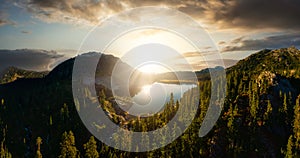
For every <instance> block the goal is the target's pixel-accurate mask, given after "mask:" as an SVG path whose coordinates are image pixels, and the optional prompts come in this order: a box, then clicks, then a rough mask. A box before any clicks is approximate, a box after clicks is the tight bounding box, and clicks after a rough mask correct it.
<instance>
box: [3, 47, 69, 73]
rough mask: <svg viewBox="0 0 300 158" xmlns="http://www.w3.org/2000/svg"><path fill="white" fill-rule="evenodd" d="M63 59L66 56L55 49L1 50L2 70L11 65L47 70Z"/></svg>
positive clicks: (27, 68)
mask: <svg viewBox="0 0 300 158" xmlns="http://www.w3.org/2000/svg"><path fill="white" fill-rule="evenodd" d="M63 59H64V56H63V55H60V54H57V53H56V52H55V51H46V50H36V49H18V50H0V71H2V70H3V69H5V68H7V67H10V66H14V67H19V68H22V69H26V70H34V71H47V70H51V69H52V68H53V67H54V66H56V65H57V64H58V63H59V62H61V61H62V60H63Z"/></svg>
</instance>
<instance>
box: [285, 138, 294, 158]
mask: <svg viewBox="0 0 300 158" xmlns="http://www.w3.org/2000/svg"><path fill="white" fill-rule="evenodd" d="M285 157H286V158H293V136H290V138H289V140H288V144H287V147H286V153H285Z"/></svg>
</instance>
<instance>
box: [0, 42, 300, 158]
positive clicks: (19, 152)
mask: <svg viewBox="0 0 300 158" xmlns="http://www.w3.org/2000/svg"><path fill="white" fill-rule="evenodd" d="M88 56H90V57H93V53H89V54H87V55H86V56H84V55H82V56H81V57H83V59H85V57H88ZM102 57H103V58H102ZM102 57H101V59H100V60H103V61H102V62H99V63H98V66H97V68H98V69H97V71H96V76H95V77H96V79H97V78H98V79H100V80H102V79H103V80H109V79H110V78H109V77H110V76H111V74H112V72H113V67H114V66H113V65H115V64H116V63H118V62H119V60H118V58H115V57H113V56H108V55H104V56H102ZM88 59H92V58H87V62H88ZM74 61H75V59H74V58H72V59H69V60H67V61H65V62H63V63H61V64H60V65H58V66H57V67H56V68H55V69H53V70H52V71H51V72H50V73H49V74H48V75H47V76H45V77H43V78H34V79H31V78H29V79H25V78H24V79H17V80H15V81H13V82H10V83H7V84H2V85H0V100H1V105H0V113H1V115H0V127H1V128H0V130H1V133H3V131H5V132H4V133H5V136H0V140H5V141H4V143H3V144H5V145H6V146H7V149H8V150H9V151H10V152H11V153H12V154H13V156H14V157H33V156H34V153H35V150H36V142H35V139H36V138H37V137H41V138H42V139H43V144H42V146H41V152H42V153H43V156H44V157H58V155H59V154H60V146H59V144H60V142H61V135H62V134H63V132H64V131H70V130H71V131H73V133H74V135H75V137H76V145H75V146H76V147H77V149H78V151H79V152H80V153H84V148H83V144H84V143H86V142H87V141H88V139H89V137H90V136H91V134H90V133H89V131H88V130H87V129H86V128H85V127H84V125H83V124H82V122H81V120H80V118H79V117H78V114H77V111H76V109H75V105H74V102H73V95H72V83H71V80H72V71H73V65H74ZM299 61H300V53H299V50H298V49H296V48H294V47H291V48H282V49H277V50H262V51H259V52H257V53H255V54H253V55H251V56H249V57H247V58H246V59H244V60H241V61H239V62H238V63H237V64H236V65H235V66H233V67H230V68H228V69H226V74H227V92H226V99H225V104H224V106H223V111H222V113H221V117H220V118H219V120H218V122H217V124H216V125H215V126H214V128H213V129H212V130H211V132H210V133H209V134H208V135H207V136H205V137H203V138H199V137H198V131H199V127H200V126H201V123H202V120H203V118H204V116H205V114H206V111H207V108H208V103H209V98H210V94H211V89H210V88H211V82H210V80H209V70H210V69H206V70H203V71H199V72H196V74H197V77H198V79H199V91H200V100H199V110H198V112H197V116H196V118H195V120H194V121H193V123H192V124H191V126H190V128H189V129H188V130H186V131H185V132H184V134H183V135H182V136H180V137H179V138H178V139H177V140H176V141H174V142H173V143H171V144H169V145H168V146H166V147H164V148H161V149H157V150H154V151H151V152H144V153H130V152H123V151H119V150H116V149H113V148H110V147H108V146H106V145H105V144H103V143H101V142H99V141H97V144H98V148H97V150H98V151H99V153H100V155H101V156H102V157H113V156H115V157H121V156H122V157H150V156H152V157H163V156H166V155H168V156H170V157H175V156H178V157H180V156H187V155H188V156H190V157H284V156H285V155H286V153H288V149H289V148H290V149H291V152H292V154H294V156H295V157H297V156H298V155H297V154H300V149H299V147H298V146H297V143H298V142H300V141H299V140H300V139H299V137H297V131H300V128H298V126H297V122H296V121H297V119H299V118H300V116H298V115H297V114H298V113H297V112H295V110H297V107H299V106H300V105H298V104H299V101H300V97H298V96H299V94H300V71H299V69H300V62H299ZM119 64H120V65H121V66H120V67H122V69H121V70H122V72H124V73H128V72H131V71H132V68H131V67H130V66H129V65H127V64H126V63H123V62H122V61H120V63H119ZM219 69H221V68H219V67H217V68H214V70H219ZM182 73H183V74H186V73H187V74H189V73H188V72H186V73H184V72H182ZM136 74H137V76H140V75H142V74H140V72H137V73H136ZM165 75H166V76H163V75H161V76H160V77H161V78H164V79H166V78H168V76H170V78H171V79H172V78H173V77H174V76H173V75H174V74H172V73H169V74H165ZM142 77H144V78H146V77H145V76H143V75H142ZM170 78H169V79H170ZM150 81H151V82H153V80H152V79H151V80H150ZM150 81H146V82H150ZM100 82H106V81H99V80H98V84H97V83H96V89H97V90H102V89H103V87H102V86H101V83H100ZM146 82H145V83H146ZM117 83H119V84H122V83H123V81H122V78H118V77H117ZM103 84H106V83H103ZM143 84H144V83H143ZM131 85H134V82H131ZM140 85H142V83H141V84H138V86H137V87H139V86H140ZM105 95H107V96H106V97H105ZM110 96H112V94H109V90H107V89H106V91H105V94H102V93H99V98H98V99H99V100H100V102H103V103H104V104H105V106H104V107H102V108H105V109H107V108H111V109H110V110H109V111H110V112H108V115H109V116H110V117H111V118H112V119H113V120H114V121H115V122H117V123H119V124H121V123H120V122H122V117H120V116H118V115H117V114H116V113H117V112H115V113H114V109H115V107H114V103H113V100H111V99H112V98H110ZM171 103H174V101H170V103H169V104H171ZM169 108H170V107H169ZM171 108H172V107H171ZM174 110H175V112H176V109H174V108H173V109H172V110H170V112H166V113H162V114H159V115H155V116H153V119H152V118H151V119H142V118H138V119H137V120H136V121H135V120H134V121H132V122H128V124H126V126H127V127H128V128H131V129H135V130H141V129H144V128H147V126H144V125H146V124H147V125H151V127H152V126H154V125H157V124H158V125H161V124H162V125H164V123H165V122H164V121H165V120H168V119H167V118H170V116H172V114H173V113H172V112H174ZM124 117H125V116H124ZM147 121H150V122H147ZM145 122H146V123H145ZM154 127H155V126H154ZM152 128H153V127H152ZM174 129H176V130H178V129H177V128H175V127H174ZM174 129H170V131H171V132H174V131H176V130H174ZM179 130H180V129H179ZM171 132H170V133H171ZM4 137H5V139H3V138H4ZM289 138H291V139H289ZM126 139H130V138H126ZM159 139H160V138H159ZM162 140H163V139H162ZM290 140H291V142H292V143H288V142H289V141H290ZM288 144H292V145H290V146H289V145H288ZM126 145H129V144H126ZM299 146H300V145H299ZM81 156H83V154H81Z"/></svg>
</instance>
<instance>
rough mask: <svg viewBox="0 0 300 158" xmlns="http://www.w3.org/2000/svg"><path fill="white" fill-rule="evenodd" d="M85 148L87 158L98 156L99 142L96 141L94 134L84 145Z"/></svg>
mask: <svg viewBox="0 0 300 158" xmlns="http://www.w3.org/2000/svg"><path fill="white" fill-rule="evenodd" d="M83 148H84V150H85V157H86V158H98V157H99V153H98V151H97V142H96V141H95V138H94V136H91V137H90V139H89V141H88V142H87V143H86V144H84V145H83Z"/></svg>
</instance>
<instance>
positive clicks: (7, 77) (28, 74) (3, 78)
mask: <svg viewBox="0 0 300 158" xmlns="http://www.w3.org/2000/svg"><path fill="white" fill-rule="evenodd" d="M48 73H49V72H47V71H44V72H36V71H29V70H23V69H19V68H16V67H8V68H7V69H5V70H4V71H2V72H1V73H0V84H5V83H9V82H13V81H15V80H17V79H20V78H43V77H45V76H46V75H47V74H48Z"/></svg>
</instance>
